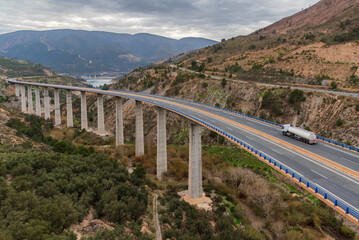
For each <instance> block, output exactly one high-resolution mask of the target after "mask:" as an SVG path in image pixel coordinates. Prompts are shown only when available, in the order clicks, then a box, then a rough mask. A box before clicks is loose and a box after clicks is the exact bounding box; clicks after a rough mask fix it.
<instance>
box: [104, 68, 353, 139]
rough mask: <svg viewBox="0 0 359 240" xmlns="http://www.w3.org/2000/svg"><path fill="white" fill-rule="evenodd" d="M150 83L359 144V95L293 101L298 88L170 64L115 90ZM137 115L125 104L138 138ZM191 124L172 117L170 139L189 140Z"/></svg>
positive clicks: (150, 121) (152, 129)
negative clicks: (208, 74) (228, 78)
mask: <svg viewBox="0 0 359 240" xmlns="http://www.w3.org/2000/svg"><path fill="white" fill-rule="evenodd" d="M149 85H151V86H152V85H153V87H154V88H153V91H152V93H156V94H165V95H168V96H174V97H180V98H185V99H191V100H196V101H199V102H204V103H209V104H212V105H217V106H221V107H226V108H228V109H232V110H236V111H242V112H244V113H248V114H251V115H254V116H257V117H261V118H266V119H269V120H272V121H276V122H279V123H283V124H285V123H291V124H293V125H295V126H299V127H303V128H304V127H309V128H310V129H311V130H312V131H314V132H315V133H316V134H318V135H320V136H324V137H328V138H331V139H335V140H337V141H342V142H346V143H350V144H353V145H356V146H358V145H359V130H358V129H359V122H358V111H359V101H358V99H356V98H351V97H343V96H334V95H331V94H324V93H316V92H304V93H303V98H302V99H301V100H299V101H297V102H295V101H294V102H291V94H292V92H293V91H291V90H290V89H288V88H271V87H263V86H257V85H255V84H253V83H238V82H232V81H227V82H226V84H225V86H224V87H223V84H222V83H221V82H220V81H216V80H212V79H206V78H203V76H201V75H198V74H190V73H186V74H185V73H183V72H181V71H178V70H173V69H170V68H164V69H159V68H157V69H153V68H152V69H143V70H140V71H137V72H133V73H131V74H130V75H128V76H126V77H125V78H123V79H120V80H119V82H118V83H117V84H116V85H115V86H113V88H118V89H129V90H130V89H131V90H136V91H142V90H144V89H146V88H147V87H148V86H149ZM106 106H107V107H106V109H107V110H106V111H108V112H107V114H106V116H107V121H108V122H109V123H110V124H109V125H110V126H112V128H113V127H114V126H115V124H114V122H115V119H114V116H115V114H114V111H115V110H114V105H113V102H112V100H111V99H109V100H108V104H107V105H106ZM144 109H145V119H146V124H145V133H146V135H148V139H149V140H154V139H155V138H156V112H155V110H154V109H153V107H151V106H147V105H146V106H145V108H144ZM133 118H134V106H133V105H131V104H129V105H128V106H126V108H125V119H126V120H125V124H126V131H127V134H126V135H127V140H133V136H132V135H133V134H130V133H131V132H133V131H134V125H133V121H132V120H133ZM187 124H188V123H187V122H186V121H183V120H181V118H180V117H178V116H176V115H175V114H170V115H169V117H168V128H169V131H168V134H169V140H170V142H172V143H176V142H178V141H186V135H185V134H184V132H185V131H186V127H187ZM178 126H180V127H178ZM182 135H183V137H182ZM205 140H206V141H209V142H211V140H213V139H211V137H210V136H209V132H207V133H206V134H205Z"/></svg>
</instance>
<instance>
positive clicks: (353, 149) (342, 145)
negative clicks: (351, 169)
mask: <svg viewBox="0 0 359 240" xmlns="http://www.w3.org/2000/svg"><path fill="white" fill-rule="evenodd" d="M317 139H319V140H322V141H323V142H328V143H332V144H335V145H336V146H339V147H342V148H346V149H348V150H352V151H356V152H358V153H359V148H357V147H353V146H350V145H348V144H344V143H341V142H337V141H334V140H332V139H329V138H325V137H320V136H317Z"/></svg>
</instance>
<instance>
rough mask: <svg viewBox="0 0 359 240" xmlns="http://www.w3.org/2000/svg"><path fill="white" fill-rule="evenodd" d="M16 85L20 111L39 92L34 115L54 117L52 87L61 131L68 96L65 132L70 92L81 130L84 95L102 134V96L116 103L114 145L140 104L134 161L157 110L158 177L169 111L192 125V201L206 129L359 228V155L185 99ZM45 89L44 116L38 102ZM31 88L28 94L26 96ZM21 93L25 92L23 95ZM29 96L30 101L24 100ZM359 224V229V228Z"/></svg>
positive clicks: (198, 192)
mask: <svg viewBox="0 0 359 240" xmlns="http://www.w3.org/2000/svg"><path fill="white" fill-rule="evenodd" d="M7 82H8V83H10V84H14V85H15V94H16V96H18V97H20V95H21V97H20V99H21V110H22V111H23V112H27V113H29V114H33V113H34V109H33V101H32V96H33V88H34V89H35V114H36V115H38V116H42V112H43V113H44V115H43V116H44V117H45V118H47V119H49V118H50V98H49V94H48V88H54V112H55V113H54V115H55V125H57V126H61V113H60V102H59V91H60V90H65V91H66V109H67V121H66V124H67V127H72V126H73V117H72V116H73V113H72V98H71V92H72V91H79V92H81V128H84V129H86V130H87V129H88V119H87V105H86V93H95V94H97V106H98V133H99V134H104V133H105V128H106V124H105V121H104V106H103V98H104V95H109V96H113V97H115V98H116V132H115V135H116V145H121V144H124V136H123V119H122V103H123V99H134V100H136V121H135V124H136V133H135V134H136V141H135V149H136V156H141V155H143V154H144V153H145V150H144V132H143V111H142V104H143V103H147V104H151V105H153V106H155V107H157V112H158V115H157V141H158V142H157V177H158V178H160V177H161V175H162V173H163V172H165V171H166V170H167V150H166V145H167V143H166V111H171V112H174V113H176V114H179V115H181V116H183V117H184V118H187V119H189V120H190V121H191V124H190V134H189V140H190V141H189V142H190V145H189V151H190V152H189V189H188V190H189V196H188V197H189V199H192V200H195V199H199V198H201V197H202V194H203V192H202V160H201V131H202V128H207V129H209V130H211V131H215V132H216V133H218V134H220V135H222V136H224V137H225V138H226V139H228V140H229V141H231V142H232V143H233V144H236V145H238V146H240V147H242V148H244V149H246V150H247V151H249V152H251V153H252V154H254V155H256V156H257V157H259V158H260V159H261V160H262V161H264V162H266V163H267V164H268V165H270V166H271V167H273V168H275V169H276V170H277V171H279V172H281V173H283V174H284V175H285V176H287V177H290V178H291V179H292V180H293V181H295V182H297V183H298V184H300V185H302V187H304V188H306V189H307V190H308V191H310V192H312V193H313V194H314V195H316V196H317V197H318V198H319V199H321V200H322V201H323V202H325V203H326V204H328V205H329V206H331V207H333V208H334V209H336V210H337V211H338V212H340V213H341V214H343V215H344V216H346V217H347V218H349V219H350V220H352V221H353V222H355V223H356V224H358V220H359V150H358V149H357V148H350V149H351V150H350V149H347V148H343V147H341V146H336V145H333V144H330V143H326V142H322V141H320V142H319V143H318V144H316V145H308V144H306V143H303V142H300V141H297V140H295V139H292V138H288V137H286V136H283V135H282V133H281V125H280V124H274V123H268V122H265V121H258V119H255V118H250V117H248V116H246V115H245V114H240V113H236V112H233V111H230V110H225V109H220V108H216V107H214V106H210V105H206V104H202V103H199V102H194V101H189V100H185V99H176V98H171V97H167V96H161V95H154V94H148V93H141V92H131V91H123V90H112V89H110V90H101V89H97V88H88V87H80V86H67V85H56V84H45V83H34V82H22V81H17V80H15V79H8V80H7ZM40 87H41V88H42V89H43V92H44V93H43V96H44V99H43V103H44V104H43V105H44V107H43V111H42V106H41V101H40V96H41V95H40ZM26 88H27V91H26ZM20 89H21V91H20ZM26 95H27V98H26ZM358 225H359V224H358Z"/></svg>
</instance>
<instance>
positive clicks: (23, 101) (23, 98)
mask: <svg viewBox="0 0 359 240" xmlns="http://www.w3.org/2000/svg"><path fill="white" fill-rule="evenodd" d="M21 111H22V112H23V113H24V112H26V91H25V85H24V84H22V85H21Z"/></svg>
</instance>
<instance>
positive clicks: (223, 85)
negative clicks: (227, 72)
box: [221, 78, 227, 88]
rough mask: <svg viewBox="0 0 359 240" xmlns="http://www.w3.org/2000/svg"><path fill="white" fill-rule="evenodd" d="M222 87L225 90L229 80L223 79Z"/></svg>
mask: <svg viewBox="0 0 359 240" xmlns="http://www.w3.org/2000/svg"><path fill="white" fill-rule="evenodd" d="M221 85H222V87H223V88H224V87H225V86H226V85H227V79H225V78H223V79H222V82H221Z"/></svg>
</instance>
